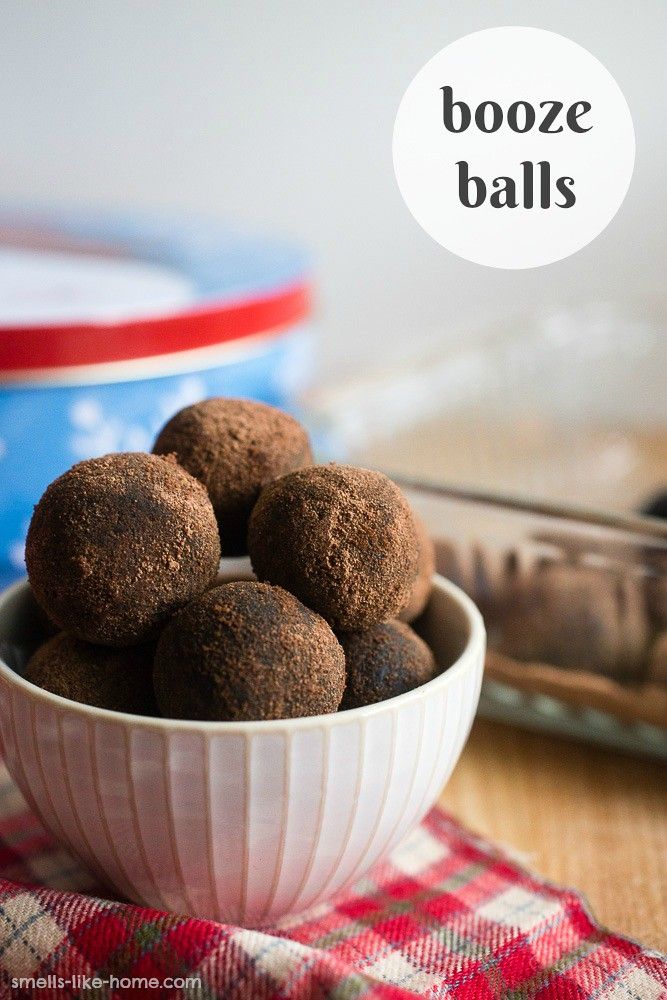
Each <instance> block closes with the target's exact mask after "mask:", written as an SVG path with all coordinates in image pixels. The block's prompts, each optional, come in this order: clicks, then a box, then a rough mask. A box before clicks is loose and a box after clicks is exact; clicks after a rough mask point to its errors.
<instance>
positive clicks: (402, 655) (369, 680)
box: [339, 621, 436, 709]
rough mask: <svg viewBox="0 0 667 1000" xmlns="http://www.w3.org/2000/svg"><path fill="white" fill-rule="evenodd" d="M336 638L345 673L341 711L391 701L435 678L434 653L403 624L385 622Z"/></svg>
mask: <svg viewBox="0 0 667 1000" xmlns="http://www.w3.org/2000/svg"><path fill="white" fill-rule="evenodd" d="M339 638H340V641H341V644H342V646H343V649H344V650H345V666H346V670H347V686H346V688H345V694H344V695H343V702H342V704H341V708H342V709H346V708H359V707H360V706H361V705H373V704H374V703H375V702H376V701H385V699H387V698H394V697H396V695H398V694H404V693H405V692H406V691H411V690H412V689H413V688H416V687H419V685H420V684H426V682H427V681H430V680H432V678H433V677H434V676H435V673H436V668H435V660H434V659H433V653H432V652H431V650H430V649H429V647H428V646H427V645H426V643H425V642H424V640H423V639H420V638H419V636H418V635H417V633H416V632H413V630H412V629H411V628H410V626H409V625H406V624H405V622H398V621H395V622H386V623H385V624H384V625H375V626H374V627H373V628H370V629H367V630H366V631H365V632H348V633H344V634H342V635H341V636H340V637H339Z"/></svg>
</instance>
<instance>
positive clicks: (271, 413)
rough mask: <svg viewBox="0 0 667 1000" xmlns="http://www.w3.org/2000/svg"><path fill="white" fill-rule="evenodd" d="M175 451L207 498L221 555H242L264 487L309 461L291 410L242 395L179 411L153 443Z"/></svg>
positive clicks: (307, 448) (307, 446) (306, 443)
mask: <svg viewBox="0 0 667 1000" xmlns="http://www.w3.org/2000/svg"><path fill="white" fill-rule="evenodd" d="M153 451H154V452H155V453H156V454H158V455H167V454H170V453H172V454H174V455H175V456H176V458H177V460H178V462H179V463H180V464H181V465H182V466H183V468H184V469H187V471H188V472H189V473H190V474H191V475H193V476H195V478H196V479H198V480H199V481H200V482H201V483H203V484H204V486H205V487H206V489H207V490H208V492H209V496H210V497H211V502H212V504H213V509H214V510H215V514H216V517H217V519H218V525H219V529H220V541H221V545H222V551H223V554H224V555H243V554H244V553H245V552H246V551H247V548H246V533H247V529H248V518H249V517H250V512H251V511H252V508H253V506H254V504H255V501H256V500H257V497H258V496H259V493H260V491H261V489H262V487H264V486H266V484H267V483H270V482H271V481H272V480H274V479H276V478H277V477H278V476H282V475H283V474H284V473H287V472H292V471H293V470H294V469H301V468H303V467H304V466H306V465H310V464H311V463H312V461H313V456H312V452H311V450H310V441H309V439H308V435H307V433H306V431H305V430H304V428H303V427H302V426H301V425H300V424H299V423H298V422H297V421H296V420H295V419H294V418H293V417H291V416H289V414H287V413H283V412H282V411H281V410H277V409H275V408H274V407H273V406H267V405H265V404H264V403H255V402H250V401H249V400H242V399H206V400H204V401H203V402H201V403H195V404H194V405H193V406H188V407H186V408H185V409H184V410H181V411H180V412H179V413H177V414H176V415H175V416H174V417H172V418H171V420H170V421H169V422H168V423H167V424H166V425H165V426H164V427H163V429H162V430H161V431H160V433H159V435H158V438H157V440H156V442H155V445H154V447H153Z"/></svg>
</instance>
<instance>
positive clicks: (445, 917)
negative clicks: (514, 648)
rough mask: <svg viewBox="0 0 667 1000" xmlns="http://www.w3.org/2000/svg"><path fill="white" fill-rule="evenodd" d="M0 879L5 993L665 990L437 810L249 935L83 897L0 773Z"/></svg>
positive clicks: (617, 993)
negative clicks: (384, 850) (352, 876)
mask: <svg viewBox="0 0 667 1000" xmlns="http://www.w3.org/2000/svg"><path fill="white" fill-rule="evenodd" d="M0 875H1V876H2V878H0V996H2V997H3V998H4V997H11V998H12V1000H22V998H24V997H25V998H28V997H30V998H32V997H44V998H54V1000H56V998H63V997H95V998H113V997H143V996H155V997H165V998H167V997H169V998H172V997H174V998H175V997H180V998H183V1000H199V998H201V1000H213V998H225V1000H254V998H257V1000H311V998H318V1000H320V998H321V1000H358V998H361V997H363V998H365V1000H409V998H413V997H415V996H418V997H430V998H433V1000H435V998H440V997H442V998H452V1000H500V998H505V1000H556V998H558V1000H667V959H666V958H665V957H664V956H661V955H659V954H657V953H655V952H649V951H646V950H644V949H642V948H641V947H640V946H639V945H637V944H634V943H633V942H632V941H629V940H627V939H626V938H623V937H620V936H618V935H616V934H611V933H609V932H607V931H605V930H603V929H602V928H600V927H599V926H598V925H597V924H596V923H595V921H594V920H593V919H592V917H591V915H590V914H589V913H588V911H587V909H586V907H585V905H584V903H583V902H582V900H581V899H580V897H579V896H577V895H576V894H575V893H573V892H570V891H568V890H565V889H557V888H555V887H553V886H551V885H548V884H547V883H545V882H544V881H542V880H541V879H538V878H537V877H536V876H534V875H530V874H529V873H527V872H526V871H524V870H523V869H522V868H520V867H519V866H517V865H516V864H515V863H514V862H513V861H511V860H509V859H508V858H507V857H506V856H505V855H503V854H502V853H501V852H499V851H498V850H496V849H495V848H494V847H492V846H491V845H490V844H488V843H486V842H485V841H483V840H480V839H479V838H477V837H474V836H472V835H471V834H470V833H467V832H466V831H465V830H463V829H462V828H461V827H460V826H459V825H458V824H457V823H455V822H454V821H453V820H452V819H451V818H449V817H448V816H446V815H445V814H444V813H442V812H440V811H438V810H435V811H434V812H432V813H431V815H430V816H429V817H428V818H427V819H426V820H425V821H424V823H423V824H422V825H421V826H420V827H419V829H418V830H416V831H415V833H413V834H412V835H411V836H410V837H409V838H408V840H407V841H406V842H405V843H404V844H403V845H402V846H401V847H400V848H399V849H398V850H397V851H396V852H395V853H394V855H393V856H392V858H391V859H390V860H389V861H388V862H387V863H385V864H384V865H382V866H381V867H379V868H377V869H376V871H375V872H374V873H373V876H372V877H370V878H366V879H364V880H363V881H361V882H359V883H358V884H357V885H356V886H355V888H354V890H352V891H351V892H348V893H347V894H346V895H345V896H343V897H340V898H338V899H337V900H336V901H335V902H334V903H333V904H331V905H327V906H322V907H320V908H319V909H318V910H316V911H313V912H311V913H310V914H308V915H307V917H305V918H303V917H302V918H299V919H294V920H291V921H288V922H285V923H283V924H281V926H280V927H271V928H266V929H265V930H263V931H248V930H244V929H243V928H240V927H230V926H227V925H224V924H217V923H215V922H213V921H205V920H193V919H190V918H188V917H184V916H179V915H176V914H172V913H161V912H159V911H157V910H150V909H146V908H143V907H138V906H131V905H129V904H126V903H121V902H117V901H110V900H104V899H99V898H95V897H94V896H92V895H90V893H91V892H93V891H94V885H93V884H92V882H91V880H90V878H89V877H88V876H87V875H86V874H85V873H84V872H82V871H81V869H80V868H78V867H77V865H75V864H74V863H73V862H72V861H71V860H70V858H69V857H68V856H67V855H66V854H64V853H63V852H62V851H60V849H59V848H58V847H57V846H56V845H55V844H54V843H53V841H52V840H51V838H50V837H49V836H48V835H47V834H46V833H45V832H44V830H43V828H42V827H41V826H40V824H39V823H38V822H37V820H36V819H35V818H34V817H33V816H32V815H31V813H30V812H29V810H28V809H27V807H26V805H25V803H24V801H23V799H22V798H21V796H20V794H19V793H18V791H17V790H16V788H15V787H14V786H13V784H12V782H11V780H10V779H9V776H8V775H7V772H6V771H4V769H2V770H0Z"/></svg>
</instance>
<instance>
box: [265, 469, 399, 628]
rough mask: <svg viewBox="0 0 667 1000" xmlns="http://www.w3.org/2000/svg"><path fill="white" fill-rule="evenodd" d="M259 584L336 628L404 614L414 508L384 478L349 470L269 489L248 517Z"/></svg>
mask: <svg viewBox="0 0 667 1000" xmlns="http://www.w3.org/2000/svg"><path fill="white" fill-rule="evenodd" d="M248 549H249V552H250V558H251V561H252V566H253V569H254V571H255V573H256V574H257V576H258V578H259V579H260V580H266V581H268V582H270V583H274V584H278V585H279V586H281V587H285V588H286V589H287V590H290V591H291V592H292V593H293V594H296V596H297V597H298V598H299V600H301V601H303V603H304V604H307V605H308V607H311V608H313V609H314V610H315V611H317V612H318V613H319V614H321V615H322V617H323V618H326V620H327V621H328V622H329V623H330V624H331V625H332V626H333V627H334V628H336V629H341V630H344V631H352V630H356V629H363V628H369V627H370V626H372V625H376V624H378V623H379V622H382V621H387V620H388V619H390V618H392V617H394V616H395V615H397V614H398V613H399V611H400V610H401V608H403V607H404V606H405V604H406V603H407V601H408V598H409V596H410V592H411V589H412V585H413V583H414V580H415V576H416V573H417V537H416V532H415V526H414V521H413V517H412V512H411V510H410V507H409V505H408V503H407V501H406V499H405V498H404V496H403V494H402V493H401V491H400V490H399V489H398V487H397V486H396V485H395V484H394V483H392V482H391V480H390V479H388V478H387V477H386V476H384V475H382V474H381V473H379V472H372V471H370V470H368V469H357V468H354V467H352V466H349V465H336V464H330V465H320V466H311V467H310V468H308V469H302V470H301V471H299V472H292V473H290V474H289V475H287V476H283V477H282V478H281V479H278V480H276V481H275V482H273V483H271V484H270V485H269V486H267V487H266V488H265V489H264V490H263V491H262V493H261V495H260V498H259V500H258V501H257V504H256V506H255V509H254V510H253V513H252V516H251V518H250V526H249V530H248Z"/></svg>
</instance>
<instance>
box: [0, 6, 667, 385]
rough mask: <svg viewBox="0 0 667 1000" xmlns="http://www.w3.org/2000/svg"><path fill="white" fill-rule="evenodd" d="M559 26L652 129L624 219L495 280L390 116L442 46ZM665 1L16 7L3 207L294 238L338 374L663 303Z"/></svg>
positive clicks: (3, 11)
mask: <svg viewBox="0 0 667 1000" xmlns="http://www.w3.org/2000/svg"><path fill="white" fill-rule="evenodd" d="M502 24H524V25H533V26H536V27H542V28H548V29H551V30H554V31H558V32H561V33H562V34H565V35H568V36H569V37H571V38H572V39H574V40H575V41H577V42H579V43H580V44H582V45H584V46H585V47H587V48H588V49H590V51H591V52H593V53H594V55H596V56H597V57H598V58H599V59H601V60H602V62H603V63H604V64H605V65H606V66H607V67H608V69H609V70H610V71H611V72H612V74H613V75H614V76H615V77H616V79H617V81H618V83H619V85H620V86H621V88H622V90H623V91H624V93H625V95H626V97H627V99H628V102H629V104H630V108H631V110H632V113H633V117H634V122H635V129H636V134H637V162H636V168H635V175H634V180H633V183H632V186H631V189H630V192H629V194H628V197H627V199H626V202H625V204H624V205H623V207H622V208H621V210H620V212H619V214H618V215H617V217H616V219H615V220H614V221H613V223H612V224H611V225H610V226H609V228H608V229H607V231H606V232H605V233H603V234H602V235H601V236H600V237H599V238H598V239H597V240H595V241H594V243H593V244H592V245H590V246H589V247H587V248H586V249H585V250H583V251H581V252H580V253H579V254H577V255H576V256H574V257H573V258H570V259H569V260H566V261H563V262H560V263H558V264H554V265H551V266H549V267H544V268H539V269H536V270H531V271H518V272H507V271H496V270H492V269H487V268H484V267H481V266H477V265H473V264H470V263H467V262H464V261H461V260H458V259H457V258H456V257H453V256H452V255H450V254H448V253H447V252H446V251H445V250H443V249H441V248H440V247H439V246H437V245H436V244H435V243H433V242H432V241H431V240H430V239H429V237H427V236H426V235H425V234H424V233H423V232H422V231H421V230H420V229H419V227H418V226H417V224H416V223H415V222H414V221H413V220H412V218H411V217H410V215H409V214H408V212H407V209H406V208H405V206H404V205H403V202H402V201H401V198H400V195H399V193H398V190H397V187H396V184H395V181H394V177H393V170H392V164H391V133H392V126H393V119H394V115H395V112H396V108H397V106H398V102H399V100H400V98H401V96H402V93H403V91H404V89H405V87H406V86H407V84H408V82H409V81H410V80H411V78H412V76H413V75H414V73H415V72H416V71H417V70H418V69H419V68H420V67H421V65H422V64H423V63H424V62H425V61H426V60H427V59H428V58H429V57H430V56H431V55H433V54H434V53H435V52H436V51H437V50H438V49H440V48H442V47H443V46H444V45H446V44H447V43H448V42H450V41H452V40H454V39H455V38H457V37H459V36H461V35H463V34H466V33H468V32H470V31H474V30H476V29H480V28H485V27H491V26H494V25H502ZM666 47H667V3H666V2H665V0H636V2H635V3H628V2H627V0H583V2H582V0H548V2H545V0H467V2H463V0H462V2H456V3H454V2H445V0H441V2H439V3H437V2H433V0H423V2H415V0H393V2H391V3H387V2H386V0H335V2H330V3H324V2H317V0H315V2H313V0H286V2H273V3H268V2H266V3H260V2H258V0H244V2H237V3H231V2H225V0H180V2H178V0H108V2H100V0H58V2H50V0H49V2H47V0H44V2H38V0H3V3H2V4H1V5H0V192H1V194H2V196H3V197H18V198H22V197H29V198H38V199H42V198H46V199H56V200H60V201H69V200H76V201H81V202H91V203H96V204H102V205H112V206H113V205H128V204H129V205H137V206H142V207H144V206H150V207H157V208H160V207H169V208H175V207H176V208H182V209H185V210H190V209H192V210H205V211H212V212H215V213H218V214H222V215H225V214H228V215H231V216H234V217H235V218H238V219H241V220H248V221H249V222H250V223H252V224H253V225H260V226H262V227H267V228H269V229H273V230H277V231H281V232H285V233H288V234H292V235H294V236H296V237H297V238H299V239H300V240H302V241H304V242H305V243H306V244H308V245H309V246H310V247H311V248H312V250H313V252H314V255H315V258H316V262H317V270H318V272H319V277H320V314H321V316H320V322H321V329H322V333H323V359H324V362H325V370H327V371H328V372H330V373H332V374H337V373H340V372H341V371H344V370H345V369H347V368H349V367H350V366H352V365H354V367H355V368H357V369H358V368H359V367H360V366H361V367H364V366H369V365H371V364H372V363H373V361H374V359H377V356H378V352H380V351H382V353H383V354H384V353H385V351H386V349H387V346H388V345H389V346H390V345H391V344H394V343H401V342H403V341H404V340H405V338H411V337H415V336H419V337H421V336H423V335H434V334H437V335H442V336H443V337H444V336H446V335H447V334H449V335H450V336H452V335H453V333H452V332H453V331H460V330H464V331H465V330H466V329H467V328H470V327H472V326H473V325H475V326H477V325H478V324H479V323H480V322H484V321H486V320H487V319H492V318H494V317H503V316H506V315H507V314H508V313H513V312H517V311H518V312H521V311H523V310H526V309H529V308H531V307H532V306H539V305H546V306H551V305H555V304H556V305H561V304H565V303H569V302H572V301H579V300H586V299H589V298H600V297H602V298H604V297H607V296H610V295H621V296H622V297H630V296H634V295H639V296H641V295H643V294H645V293H649V294H652V293H653V292H654V291H656V290H660V288H661V286H662V285H663V282H664V270H665V260H666V250H667V225H666V222H667V208H666V204H665V197H664V193H665V176H666V175H667V140H666V139H665V127H666V125H667V114H666V109H667V79H666V77H665V65H666V60H665V50H666Z"/></svg>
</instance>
